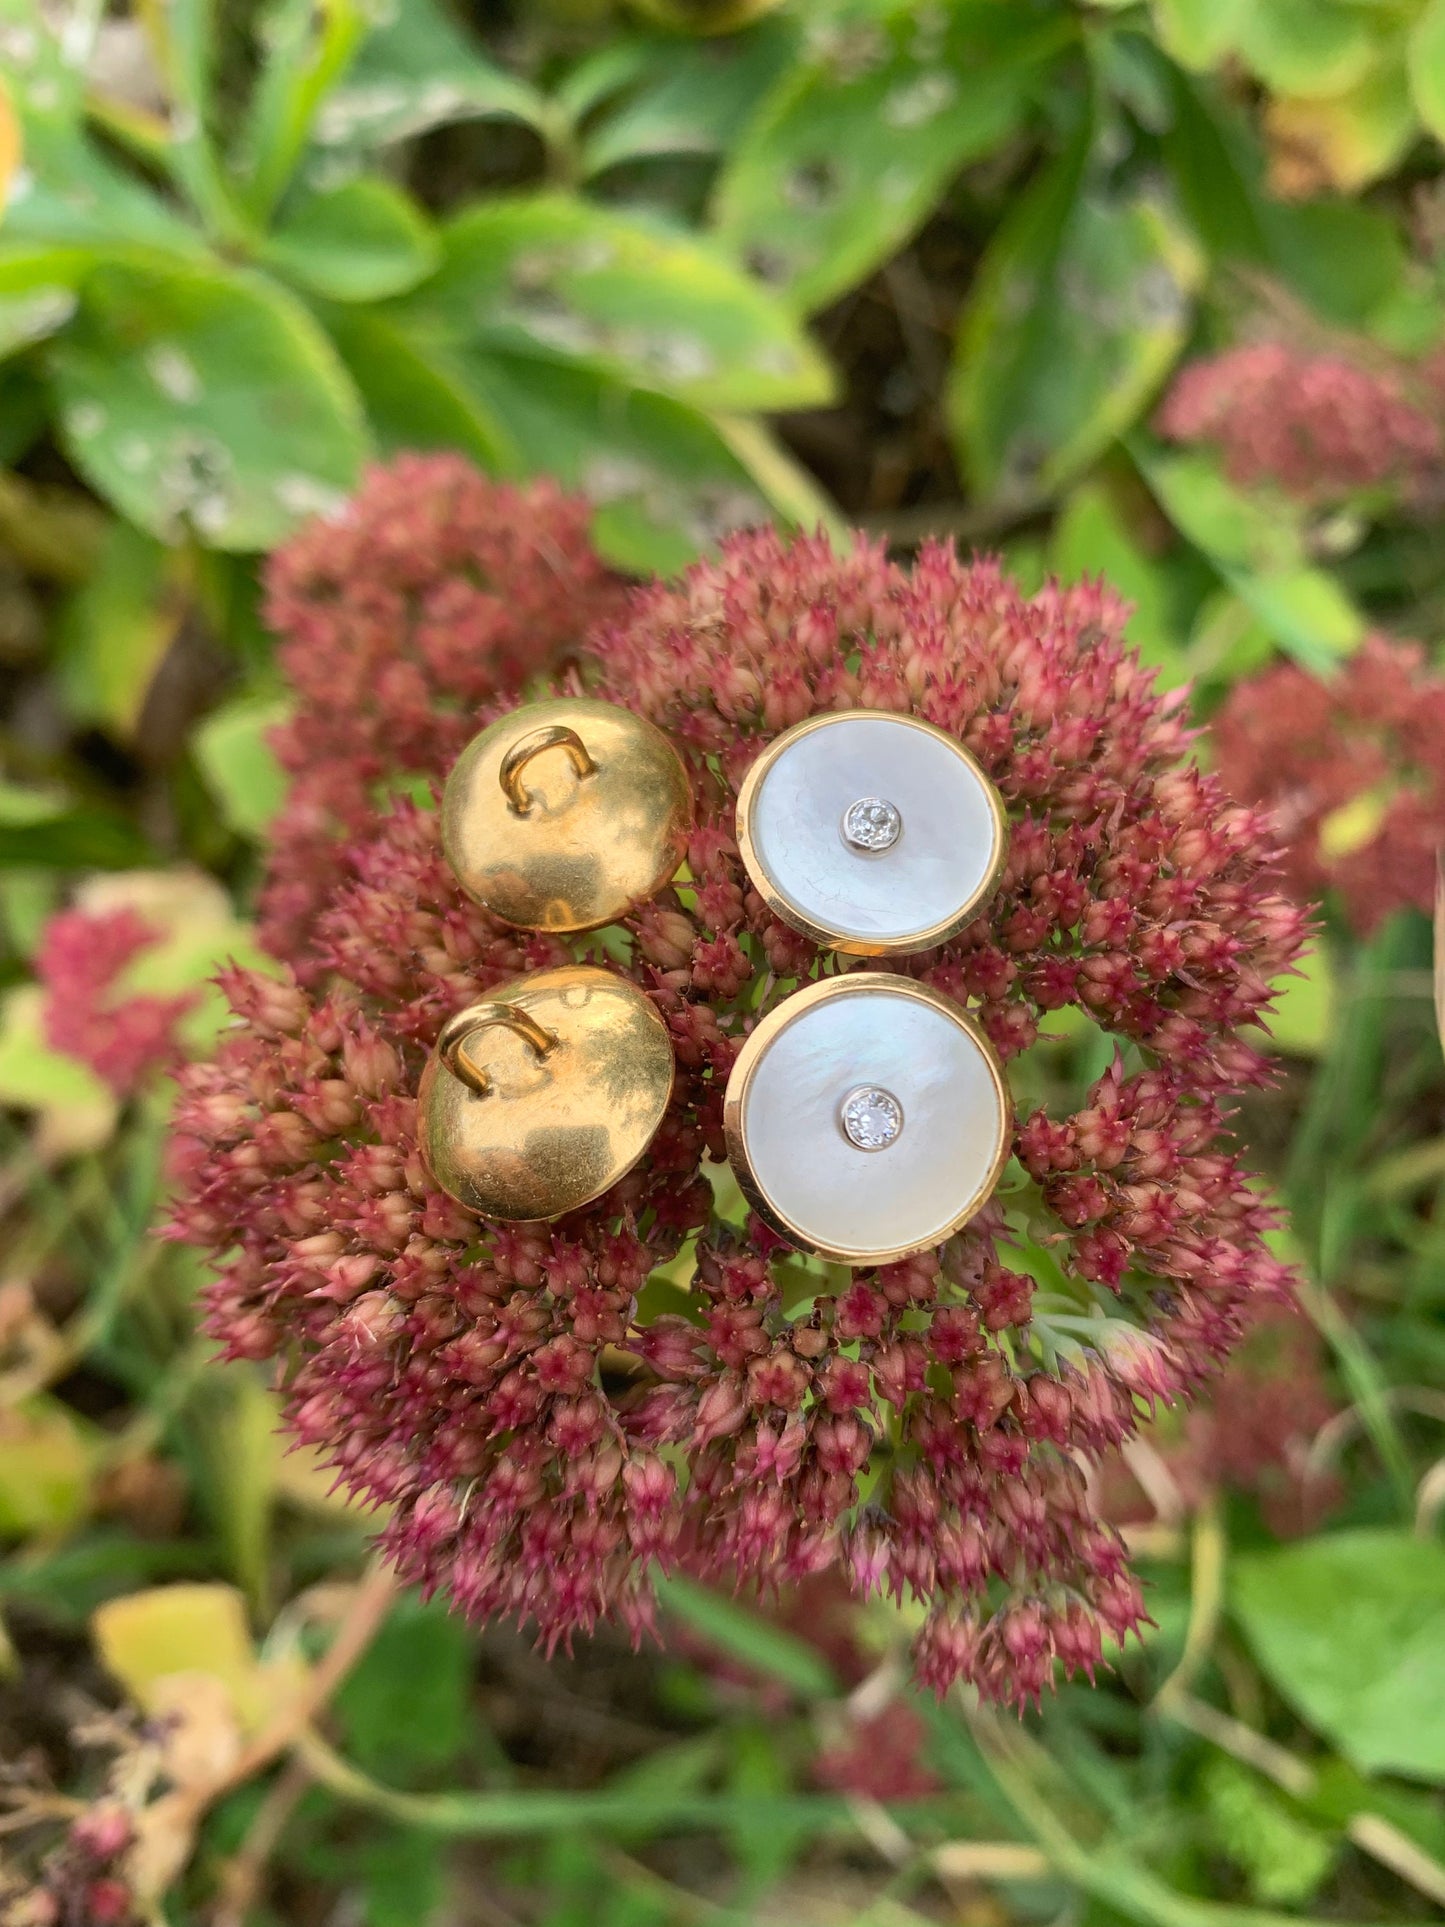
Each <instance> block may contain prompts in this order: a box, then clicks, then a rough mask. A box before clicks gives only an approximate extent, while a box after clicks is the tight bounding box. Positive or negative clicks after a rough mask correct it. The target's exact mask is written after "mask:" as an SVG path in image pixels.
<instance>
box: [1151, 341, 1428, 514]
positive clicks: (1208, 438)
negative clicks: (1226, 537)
mask: <svg viewBox="0 0 1445 1927" xmlns="http://www.w3.org/2000/svg"><path fill="white" fill-rule="evenodd" d="M1424 379H1425V384H1426V386H1425V388H1424V390H1423V391H1422V392H1417V390H1421V383H1420V382H1419V381H1418V380H1415V381H1412V379H1411V371H1410V370H1408V369H1406V368H1404V367H1401V368H1399V369H1398V370H1397V369H1393V368H1388V367H1381V368H1375V367H1369V366H1366V365H1365V364H1364V363H1363V362H1362V361H1355V360H1351V359H1350V358H1349V357H1348V356H1346V355H1343V354H1339V353H1333V354H1308V353H1303V352H1301V351H1300V350H1298V349H1295V348H1290V347H1287V346H1286V345H1285V344H1284V343H1283V342H1280V341H1263V342H1258V343H1254V344H1252V345H1247V346H1244V347H1238V348H1230V349H1228V350H1226V351H1225V353H1223V354H1219V355H1210V356H1206V357H1205V358H1204V359H1202V360H1200V361H1194V362H1191V363H1190V364H1189V366H1188V367H1187V368H1185V369H1184V370H1183V371H1182V372H1181V373H1180V374H1179V375H1178V376H1177V377H1176V379H1175V381H1174V385H1173V387H1172V388H1171V389H1170V390H1169V393H1168V395H1167V396H1166V397H1165V399H1164V402H1163V405H1162V407H1161V408H1160V410H1159V414H1158V418H1157V426H1158V429H1159V432H1160V434H1162V435H1165V436H1167V437H1168V438H1169V439H1170V440H1171V441H1177V442H1210V443H1213V444H1214V445H1216V446H1217V447H1218V449H1219V451H1220V453H1221V455H1222V457H1223V459H1224V468H1225V473H1226V474H1227V475H1228V476H1229V479H1230V480H1231V481H1232V482H1238V483H1240V484H1241V485H1244V486H1248V485H1249V484H1251V483H1256V482H1277V483H1278V484H1279V486H1280V487H1281V488H1283V489H1284V490H1285V491H1286V492H1287V493H1288V494H1290V495H1296V496H1300V497H1302V498H1304V499H1307V500H1311V501H1330V500H1332V499H1337V498H1338V497H1340V496H1344V495H1350V494H1353V493H1354V492H1355V491H1356V490H1358V489H1366V488H1376V487H1379V486H1380V485H1381V484H1383V483H1397V484H1398V483H1405V484H1409V483H1413V482H1415V481H1417V480H1418V479H1419V478H1420V477H1421V476H1422V475H1423V474H1424V473H1425V472H1426V471H1428V470H1430V469H1432V468H1436V467H1438V466H1439V464H1440V461H1441V458H1442V454H1445V441H1442V430H1441V420H1440V415H1439V411H1438V407H1437V406H1434V405H1432V404H1433V401H1434V398H1433V397H1432V396H1431V395H1430V394H1429V392H1428V383H1429V375H1428V372H1426V374H1425V377H1424Z"/></svg>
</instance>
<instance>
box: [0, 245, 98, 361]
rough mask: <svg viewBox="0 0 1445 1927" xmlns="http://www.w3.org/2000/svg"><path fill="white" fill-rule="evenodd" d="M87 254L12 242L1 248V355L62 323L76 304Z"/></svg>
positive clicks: (49, 331)
mask: <svg viewBox="0 0 1445 1927" xmlns="http://www.w3.org/2000/svg"><path fill="white" fill-rule="evenodd" d="M86 265H87V261H86V256H85V255H84V254H83V253H82V252H81V251H80V250H79V249H72V248H48V247H47V248H18V249H17V248H11V249H7V250H6V251H5V252H3V253H0V356H5V355H13V354H16V353H18V352H19V351H20V350H21V349H22V348H29V347H30V346H31V345H32V344H33V343H34V342H37V341H44V340H45V339H46V337H47V336H49V335H53V334H54V333H55V332H56V331H57V329H60V328H63V327H64V326H65V324H66V322H67V321H69V320H70V318H71V316H72V315H73V314H74V313H75V310H76V307H77V305H78V297H77V295H76V288H77V286H78V285H79V283H80V280H81V278H82V276H83V275H84V273H85V269H86Z"/></svg>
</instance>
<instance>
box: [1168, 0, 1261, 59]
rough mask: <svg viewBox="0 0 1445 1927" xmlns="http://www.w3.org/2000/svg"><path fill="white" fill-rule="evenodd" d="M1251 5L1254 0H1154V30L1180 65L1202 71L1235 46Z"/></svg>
mask: <svg viewBox="0 0 1445 1927" xmlns="http://www.w3.org/2000/svg"><path fill="white" fill-rule="evenodd" d="M1250 4H1251V0H1154V30H1155V32H1156V33H1157V34H1158V36H1159V44H1160V46H1161V47H1162V48H1163V49H1164V51H1165V52H1166V53H1167V54H1171V55H1172V56H1173V57H1174V59H1175V60H1177V61H1178V62H1179V64H1180V66H1181V67H1190V68H1193V69H1194V70H1195V71H1196V72H1198V73H1202V72H1204V71H1205V69H1207V68H1209V67H1213V66H1216V65H1217V64H1218V62H1219V61H1220V60H1222V59H1223V57H1224V56H1225V54H1227V53H1228V52H1229V51H1230V49H1231V48H1232V47H1233V46H1234V44H1235V37H1236V34H1237V31H1238V28H1239V23H1240V19H1241V17H1242V16H1243V14H1244V13H1245V11H1246V10H1247V8H1248V7H1249V6H1250Z"/></svg>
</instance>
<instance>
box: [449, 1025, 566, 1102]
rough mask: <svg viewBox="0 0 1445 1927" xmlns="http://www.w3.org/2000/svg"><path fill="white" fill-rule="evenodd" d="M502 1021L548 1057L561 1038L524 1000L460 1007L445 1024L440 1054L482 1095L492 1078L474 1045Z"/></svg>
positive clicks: (457, 1075)
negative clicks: (525, 1007)
mask: <svg viewBox="0 0 1445 1927" xmlns="http://www.w3.org/2000/svg"><path fill="white" fill-rule="evenodd" d="M499 1025H500V1026H501V1028H502V1029H503V1030H511V1031H515V1032H516V1034H517V1036H518V1037H520V1038H521V1039H522V1041H523V1042H524V1043H527V1044H530V1045H531V1046H532V1050H533V1052H534V1053H535V1054H536V1056H538V1057H545V1056H546V1055H547V1053H548V1051H549V1050H551V1049H553V1048H554V1046H555V1045H556V1042H557V1039H556V1037H555V1036H554V1035H553V1033H552V1032H551V1031H550V1030H543V1028H542V1026H541V1025H540V1024H539V1023H538V1022H537V1020H536V1018H535V1017H529V1016H528V1014H527V1012H526V1011H525V1010H523V1009H522V1007H521V1005H520V1004H500V1003H499V1004H468V1006H467V1008H466V1009H465V1010H459V1011H458V1012H457V1014H456V1016H455V1017H452V1018H450V1019H449V1020H448V1021H447V1023H446V1024H444V1025H443V1026H442V1034H441V1036H440V1037H438V1039H437V1055H438V1056H439V1057H440V1058H441V1060H442V1062H443V1063H444V1064H445V1065H446V1067H447V1069H448V1070H449V1071H450V1072H451V1074H452V1076H453V1077H456V1078H460V1079H461V1081H462V1083H463V1084H465V1085H466V1087H467V1089H468V1090H469V1091H475V1093H476V1094H477V1096H478V1097H485V1096H486V1095H487V1093H488V1091H490V1090H491V1088H492V1080H491V1078H490V1077H489V1076H488V1075H487V1073H486V1072H485V1071H484V1070H483V1069H482V1067H481V1065H480V1064H479V1063H478V1062H477V1060H476V1059H475V1057H473V1055H472V1050H471V1047H472V1045H473V1044H474V1043H475V1042H476V1040H477V1039H478V1038H479V1037H480V1036H481V1034H482V1032H483V1031H484V1030H494V1029H496V1028H497V1027H498V1026H499Z"/></svg>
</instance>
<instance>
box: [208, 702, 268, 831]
mask: <svg viewBox="0 0 1445 1927" xmlns="http://www.w3.org/2000/svg"><path fill="white" fill-rule="evenodd" d="M290 713H291V705H290V703H289V701H287V699H286V698H285V697H280V696H241V697H238V698H237V699H236V700H235V701H234V702H229V703H224V704H222V706H221V707H220V708H219V709H217V710H213V711H212V713H211V714H210V715H209V716H208V717H207V718H206V720H205V721H204V722H203V723H202V724H201V725H200V727H199V728H198V729H197V730H196V732H195V734H194V735H193V736H192V738H191V749H192V752H193V753H194V755H195V758H196V761H197V763H198V764H199V765H200V769H201V774H202V775H203V776H204V777H205V779H206V782H207V783H208V784H209V786H210V788H211V789H212V790H213V791H214V793H215V795H216V797H217V799H218V800H219V802H220V805H221V814H222V815H223V816H224V817H225V819H226V822H227V823H228V824H229V825H230V827H231V828H232V829H233V830H237V831H239V832H240V834H241V835H242V836H252V837H261V836H264V835H265V834H266V831H267V830H268V829H269V828H270V826H271V822H272V819H273V818H274V817H275V815H276V812H277V811H278V810H279V809H280V807H281V805H282V804H283V803H284V802H285V800H286V791H287V788H288V787H289V780H290V779H289V778H288V777H287V775H286V772H285V770H283V769H282V767H281V765H280V764H279V763H278V762H277V761H276V756H275V752H274V751H273V750H272V748H271V745H270V742H269V741H268V738H269V736H270V733H271V731H272V730H273V729H274V728H275V727H276V725H277V724H278V723H283V722H285V720H286V718H287V717H288V716H289V715H290Z"/></svg>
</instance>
